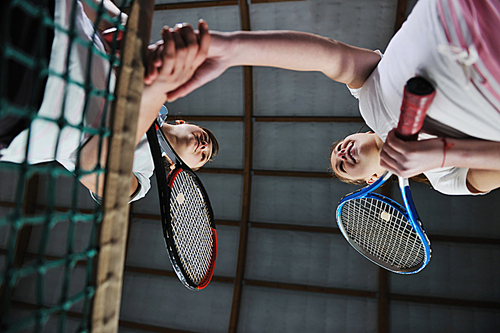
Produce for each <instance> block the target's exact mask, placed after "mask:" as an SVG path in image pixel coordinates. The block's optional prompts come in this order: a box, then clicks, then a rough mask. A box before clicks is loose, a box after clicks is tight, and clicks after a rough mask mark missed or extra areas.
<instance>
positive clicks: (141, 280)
mask: <svg viewBox="0 0 500 333" xmlns="http://www.w3.org/2000/svg"><path fill="white" fill-rule="evenodd" d="M232 297H233V288H232V285H231V284H227V283H216V282H211V283H210V285H209V286H208V287H207V288H205V289H203V290H202V291H198V292H195V291H191V290H188V289H187V288H185V287H184V286H183V285H182V284H181V283H180V282H179V281H178V280H177V278H172V277H164V276H153V275H146V274H139V273H129V272H125V275H124V280H123V293H122V299H123V301H122V307H121V312H120V318H121V319H123V320H127V321H133V322H135V323H144V324H147V325H153V326H162V327H168V328H174V329H181V330H190V331H203V332H222V331H226V330H227V327H228V323H229V313H230V310H231V301H232ZM151 309H154V311H151Z"/></svg>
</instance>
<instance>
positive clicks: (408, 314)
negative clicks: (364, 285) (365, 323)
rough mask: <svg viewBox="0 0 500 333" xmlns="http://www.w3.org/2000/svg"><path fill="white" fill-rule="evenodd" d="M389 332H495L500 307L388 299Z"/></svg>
mask: <svg viewBox="0 0 500 333" xmlns="http://www.w3.org/2000/svg"><path fill="white" fill-rule="evenodd" d="M390 316H391V320H390V327H389V329H390V332H407V333H420V332H427V333H441V332H453V333H471V332H496V331H497V330H498V327H499V326H500V310H498V309H496V310H490V309H481V308H463V307H458V306H457V307H453V306H444V305H441V306H440V305H424V304H415V303H403V302H398V301H394V302H391V314H390Z"/></svg>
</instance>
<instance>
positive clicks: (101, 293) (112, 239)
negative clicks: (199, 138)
mask: <svg viewBox="0 0 500 333" xmlns="http://www.w3.org/2000/svg"><path fill="white" fill-rule="evenodd" d="M153 12H154V0H136V1H134V2H133V4H132V7H131V8H130V11H129V17H128V21H127V29H126V30H127V32H126V34H125V40H124V46H123V50H122V51H121V57H122V58H121V60H122V67H121V70H120V73H119V75H118V81H117V86H116V89H115V96H116V102H115V103H114V105H113V109H112V111H111V124H112V125H111V126H112V128H111V130H112V137H111V138H110V142H109V150H108V151H109V153H108V159H107V164H106V166H107V170H106V181H105V185H104V196H103V198H104V202H103V206H104V207H103V208H104V218H103V222H102V227H101V232H100V251H99V254H98V257H97V272H96V293H95V296H94V301H93V308H92V319H91V321H92V332H99V333H104V332H117V330H118V318H119V313H120V301H121V292H122V279H123V267H124V263H125V248H126V238H127V230H128V216H129V205H128V200H129V197H128V193H129V192H130V184H131V181H132V179H131V175H132V163H133V157H134V148H135V147H134V144H135V135H136V126H137V117H138V111H139V107H140V103H141V95H142V88H143V80H144V59H145V52H146V48H147V45H148V43H149V39H150V34H151V25H152V18H153Z"/></svg>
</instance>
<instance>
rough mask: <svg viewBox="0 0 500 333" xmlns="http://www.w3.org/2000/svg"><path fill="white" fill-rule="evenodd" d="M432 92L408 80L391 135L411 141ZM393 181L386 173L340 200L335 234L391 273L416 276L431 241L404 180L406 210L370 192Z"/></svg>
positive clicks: (426, 258) (427, 86)
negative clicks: (337, 228) (396, 121)
mask: <svg viewBox="0 0 500 333" xmlns="http://www.w3.org/2000/svg"><path fill="white" fill-rule="evenodd" d="M434 95H435V90H434V88H433V87H432V85H431V84H430V83H429V82H427V81H426V80H425V79H423V78H422V77H414V78H412V79H410V80H409V81H408V82H407V84H406V86H405V90H404V96H403V103H402V105H401V114H400V117H399V123H398V126H397V129H396V134H397V135H398V136H399V137H400V138H401V139H403V140H416V139H417V136H418V132H419V131H420V129H421V128H422V125H423V123H424V119H425V115H426V112H427V108H428V107H429V105H430V103H431V102H432V99H433V98H434ZM391 176H392V174H391V173H390V172H386V173H385V174H384V175H383V176H382V177H380V178H379V179H378V180H377V181H376V182H374V183H373V184H371V185H369V186H366V187H364V188H362V189H360V190H358V191H356V192H353V193H350V194H348V195H347V196H345V197H344V198H342V199H341V201H340V203H339V205H338V207H337V224H338V226H339V228H340V231H341V232H342V234H343V235H344V237H345V238H346V239H347V241H348V242H349V244H351V245H352V246H353V247H354V248H355V249H356V250H357V251H358V252H359V253H361V254H362V255H363V256H365V257H366V258H367V259H369V260H371V261H372V262H374V263H375V264H377V265H379V266H381V267H384V268H386V269H388V270H390V271H392V272H395V273H401V274H413V273H417V272H420V271H421V270H422V269H424V267H425V266H426V265H427V264H428V263H429V260H430V258H431V247H430V242H429V239H428V237H427V234H426V233H425V230H424V228H423V225H422V223H421V222H420V218H419V217H418V214H417V210H416V208H415V205H414V203H413V199H412V196H411V191H410V186H409V183H408V179H405V178H402V177H399V189H400V192H401V197H402V199H403V202H404V205H405V207H403V206H402V205H400V204H399V203H397V202H396V201H394V200H392V199H390V198H388V197H385V196H383V195H381V194H379V193H374V191H375V190H376V189H377V188H379V187H380V186H381V185H382V184H384V182H385V181H386V180H387V179H389V178H390V177H391Z"/></svg>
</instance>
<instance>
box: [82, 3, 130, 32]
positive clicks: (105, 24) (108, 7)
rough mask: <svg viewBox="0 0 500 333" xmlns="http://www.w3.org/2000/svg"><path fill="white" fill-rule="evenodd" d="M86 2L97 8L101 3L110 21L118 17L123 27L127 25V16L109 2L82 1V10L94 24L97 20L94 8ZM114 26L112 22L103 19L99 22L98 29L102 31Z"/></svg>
mask: <svg viewBox="0 0 500 333" xmlns="http://www.w3.org/2000/svg"><path fill="white" fill-rule="evenodd" d="M87 1H90V2H92V3H94V4H95V5H96V6H99V5H100V4H101V3H102V4H103V6H104V10H105V13H106V14H107V15H108V16H109V17H110V18H111V21H112V20H114V19H115V18H117V17H118V16H120V15H121V16H120V19H121V23H122V24H123V25H125V24H126V23H127V19H128V15H127V14H125V13H123V12H122V11H120V9H119V8H118V7H117V6H116V5H115V4H114V3H113V2H112V1H111V0H83V1H82V4H83V9H84V10H85V14H86V15H87V17H88V18H89V19H90V20H91V21H92V22H94V23H95V22H96V19H97V11H96V9H94V7H93V6H92V5H90V4H88V3H87ZM113 26H114V23H113V22H110V20H109V19H107V18H103V19H101V20H100V22H99V27H98V28H99V29H100V30H101V31H104V30H106V29H108V28H111V27H113Z"/></svg>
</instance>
